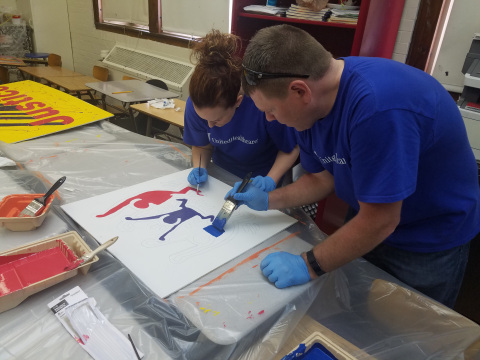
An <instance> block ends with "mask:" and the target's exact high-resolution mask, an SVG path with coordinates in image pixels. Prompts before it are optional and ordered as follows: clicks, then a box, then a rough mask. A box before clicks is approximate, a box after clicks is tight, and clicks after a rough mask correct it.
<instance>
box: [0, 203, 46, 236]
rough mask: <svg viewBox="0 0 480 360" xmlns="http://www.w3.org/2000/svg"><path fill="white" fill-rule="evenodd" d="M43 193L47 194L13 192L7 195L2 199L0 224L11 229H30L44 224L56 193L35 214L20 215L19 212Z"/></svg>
mask: <svg viewBox="0 0 480 360" xmlns="http://www.w3.org/2000/svg"><path fill="white" fill-rule="evenodd" d="M43 195H45V194H13V195H8V196H5V197H4V198H3V199H2V201H0V226H4V227H6V228H7V229H8V230H11V231H30V230H34V229H36V228H37V227H39V226H40V225H42V223H43V221H44V220H45V217H46V215H47V213H48V212H49V211H50V207H51V204H52V201H53V199H54V198H55V195H54V194H53V195H52V196H50V197H49V198H48V199H47V203H46V204H45V206H44V207H43V209H41V210H40V212H39V213H37V214H36V215H35V216H31V217H19V214H20V213H21V212H22V210H23V209H25V208H26V207H27V205H28V204H30V203H31V202H32V201H33V199H35V198H38V197H42V196H43Z"/></svg>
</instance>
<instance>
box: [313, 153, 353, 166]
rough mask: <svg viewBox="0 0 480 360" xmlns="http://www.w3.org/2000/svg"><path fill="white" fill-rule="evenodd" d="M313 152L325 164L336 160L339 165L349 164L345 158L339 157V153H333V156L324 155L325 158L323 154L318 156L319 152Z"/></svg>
mask: <svg viewBox="0 0 480 360" xmlns="http://www.w3.org/2000/svg"><path fill="white" fill-rule="evenodd" d="M313 153H314V154H315V156H316V157H317V158H318V160H320V162H321V163H322V164H324V165H325V164H330V163H331V162H334V163H336V164H338V165H346V164H347V162H346V161H345V158H339V157H338V154H337V153H335V154H333V155H332V156H327V157H324V158H322V157H321V156H318V154H317V153H316V152H315V151H314V152H313Z"/></svg>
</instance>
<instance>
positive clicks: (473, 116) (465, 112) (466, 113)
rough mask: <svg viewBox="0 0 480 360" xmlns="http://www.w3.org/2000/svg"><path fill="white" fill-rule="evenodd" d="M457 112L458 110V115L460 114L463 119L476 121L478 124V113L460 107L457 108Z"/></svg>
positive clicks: (479, 114) (479, 115)
mask: <svg viewBox="0 0 480 360" xmlns="http://www.w3.org/2000/svg"><path fill="white" fill-rule="evenodd" d="M459 110H460V114H462V117H463V118H464V119H465V118H468V119H471V120H476V121H479V122H480V113H479V112H477V111H472V110H468V109H465V108H461V107H460V108H459ZM479 126H480V123H479Z"/></svg>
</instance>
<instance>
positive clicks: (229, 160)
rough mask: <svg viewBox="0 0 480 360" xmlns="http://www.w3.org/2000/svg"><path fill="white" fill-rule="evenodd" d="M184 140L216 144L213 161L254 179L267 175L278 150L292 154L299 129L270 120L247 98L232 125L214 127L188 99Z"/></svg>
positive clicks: (197, 143)
mask: <svg viewBox="0 0 480 360" xmlns="http://www.w3.org/2000/svg"><path fill="white" fill-rule="evenodd" d="M183 141H184V142H185V143H186V144H188V145H191V146H206V145H208V144H209V143H210V144H212V145H213V147H214V150H213V155H212V159H213V162H214V163H215V164H217V165H218V166H220V167H222V168H224V169H225V170H228V171H230V172H231V173H232V174H235V175H237V176H238V177H241V178H243V177H244V176H245V174H247V173H248V172H250V171H252V173H253V174H252V176H257V175H262V176H265V175H267V174H268V172H269V171H270V169H271V167H272V165H273V163H274V162H275V158H276V157H277V153H278V151H279V150H281V151H283V152H286V153H289V152H291V151H292V150H293V148H294V147H295V146H296V138H295V130H294V129H293V128H289V127H287V126H285V125H282V124H280V123H279V122H278V121H276V120H274V121H271V122H269V121H267V119H266V118H265V113H263V112H262V111H260V110H258V109H257V107H256V106H255V104H254V102H253V101H252V99H251V98H249V97H246V96H244V97H243V100H242V102H241V104H240V106H239V107H238V108H237V109H236V110H235V114H234V116H233V118H232V120H230V122H228V123H227V124H225V125H224V126H221V127H217V126H214V127H213V128H210V127H209V126H208V123H207V121H206V120H204V119H202V118H201V117H200V116H198V114H197V113H196V112H195V109H194V107H193V104H192V101H191V100H190V98H188V100H187V104H186V107H185V128H184V133H183Z"/></svg>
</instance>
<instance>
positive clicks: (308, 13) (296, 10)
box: [287, 4, 328, 21]
mask: <svg viewBox="0 0 480 360" xmlns="http://www.w3.org/2000/svg"><path fill="white" fill-rule="evenodd" d="M327 10H328V9H322V10H320V11H313V10H310V9H309V8H307V7H304V6H298V5H295V4H292V5H291V6H290V8H289V9H288V11H287V17H289V18H295V19H304V20H312V21H323V17H324V16H325V13H326V12H327Z"/></svg>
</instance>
